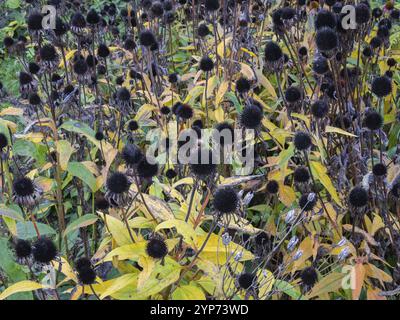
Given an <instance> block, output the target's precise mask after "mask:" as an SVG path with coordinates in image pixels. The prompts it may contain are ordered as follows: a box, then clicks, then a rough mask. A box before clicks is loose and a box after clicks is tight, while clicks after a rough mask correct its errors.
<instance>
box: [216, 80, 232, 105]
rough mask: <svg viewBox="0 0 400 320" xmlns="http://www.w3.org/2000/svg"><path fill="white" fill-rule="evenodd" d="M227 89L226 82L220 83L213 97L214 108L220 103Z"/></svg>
mask: <svg viewBox="0 0 400 320" xmlns="http://www.w3.org/2000/svg"><path fill="white" fill-rule="evenodd" d="M228 87H229V82H228V81H224V82H222V84H221V85H220V86H219V88H218V92H217V95H216V96H215V105H216V106H218V105H219V104H220V103H221V101H222V99H223V98H224V94H225V93H226V91H227V90H228Z"/></svg>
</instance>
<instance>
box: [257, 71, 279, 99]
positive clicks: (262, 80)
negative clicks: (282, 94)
mask: <svg viewBox="0 0 400 320" xmlns="http://www.w3.org/2000/svg"><path fill="white" fill-rule="evenodd" d="M256 75H257V80H258V82H259V83H260V84H261V85H262V86H263V87H264V88H265V89H267V92H268V93H269V95H270V96H272V97H273V98H277V97H278V96H277V95H276V91H275V88H274V87H273V85H272V84H271V82H270V81H269V80H268V79H267V77H266V76H264V74H263V72H262V70H261V69H257V70H256Z"/></svg>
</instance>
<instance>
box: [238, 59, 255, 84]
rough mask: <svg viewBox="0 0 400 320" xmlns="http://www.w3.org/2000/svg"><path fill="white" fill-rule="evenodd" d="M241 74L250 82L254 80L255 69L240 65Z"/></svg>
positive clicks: (243, 64)
mask: <svg viewBox="0 0 400 320" xmlns="http://www.w3.org/2000/svg"><path fill="white" fill-rule="evenodd" d="M240 72H241V73H242V74H243V75H244V76H245V77H246V78H247V79H249V80H252V79H254V71H253V69H252V68H251V67H250V66H249V65H247V64H245V63H240Z"/></svg>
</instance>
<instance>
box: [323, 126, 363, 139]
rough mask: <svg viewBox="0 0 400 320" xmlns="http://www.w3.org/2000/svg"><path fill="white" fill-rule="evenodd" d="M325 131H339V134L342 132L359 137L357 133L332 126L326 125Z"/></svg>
mask: <svg viewBox="0 0 400 320" xmlns="http://www.w3.org/2000/svg"><path fill="white" fill-rule="evenodd" d="M325 132H326V133H338V134H342V135H345V136H349V137H357V136H356V135H355V134H352V133H350V132H347V131H345V130H343V129H340V128H336V127H331V126H326V128H325Z"/></svg>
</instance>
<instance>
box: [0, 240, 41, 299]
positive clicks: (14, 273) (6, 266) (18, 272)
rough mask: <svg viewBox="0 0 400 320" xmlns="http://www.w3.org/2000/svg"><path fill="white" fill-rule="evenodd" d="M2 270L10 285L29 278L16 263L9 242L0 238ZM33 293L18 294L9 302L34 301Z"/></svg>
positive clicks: (0, 266) (0, 267)
mask: <svg viewBox="0 0 400 320" xmlns="http://www.w3.org/2000/svg"><path fill="white" fill-rule="evenodd" d="M0 252H1V259H0V269H1V270H2V271H3V272H4V273H5V274H6V276H7V279H8V280H9V283H8V285H10V284H11V283H15V282H18V281H21V280H26V278H27V276H26V274H25V272H24V271H23V269H22V266H21V265H19V264H17V263H16V262H15V257H14V254H13V253H12V252H11V250H10V248H9V246H8V240H7V239H5V238H0ZM32 299H33V296H32V293H31V292H25V293H18V294H15V295H14V296H13V297H11V298H10V299H9V300H32Z"/></svg>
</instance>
